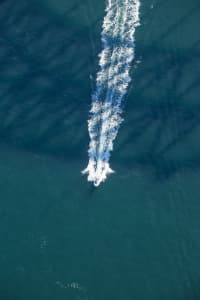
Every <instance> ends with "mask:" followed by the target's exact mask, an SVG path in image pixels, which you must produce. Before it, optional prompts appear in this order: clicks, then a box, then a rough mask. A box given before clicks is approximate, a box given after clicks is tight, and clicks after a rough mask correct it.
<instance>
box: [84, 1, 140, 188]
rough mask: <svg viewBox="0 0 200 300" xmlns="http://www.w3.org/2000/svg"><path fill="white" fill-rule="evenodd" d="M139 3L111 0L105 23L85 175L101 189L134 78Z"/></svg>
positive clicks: (90, 120) (110, 171) (89, 126)
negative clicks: (122, 107) (123, 103)
mask: <svg viewBox="0 0 200 300" xmlns="http://www.w3.org/2000/svg"><path fill="white" fill-rule="evenodd" d="M139 8H140V1H139V0H108V1H107V6H106V15H105V17H104V21H103V26H102V27H103V29H102V33H101V40H102V44H103V50H102V51H101V53H100V54H99V66H100V70H99V72H98V73H97V78H96V90H95V92H94V94H93V95H92V107H91V110H90V113H91V116H90V119H89V120H88V131H89V136H90V143H89V150H88V154H89V163H88V166H87V168H86V169H85V170H83V171H82V173H83V174H85V173H88V181H92V182H93V183H94V185H95V186H98V185H99V184H100V183H101V182H102V181H104V180H105V179H106V177H107V175H108V174H109V173H113V171H112V170H111V169H110V166H109V158H110V152H111V151H112V150H113V141H114V139H115V137H116V135H117V132H118V129H119V126H120V124H121V122H122V118H121V112H122V111H121V103H122V100H123V98H124V95H125V94H126V91H127V87H128V84H129V82H130V81H131V78H130V76H129V70H130V65H131V63H132V61H133V59H134V34H135V28H136V27H137V26H138V25H139Z"/></svg>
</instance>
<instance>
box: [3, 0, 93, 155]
mask: <svg viewBox="0 0 200 300" xmlns="http://www.w3.org/2000/svg"><path fill="white" fill-rule="evenodd" d="M68 12H69V13H71V12H72V11H71V9H69V11H65V20H66V22H65V23H64V21H63V22H62V20H59V19H58V18H57V17H56V16H54V15H51V14H50V13H49V12H48V13H46V9H44V7H42V6H41V5H40V6H39V5H38V3H36V2H34V1H30V2H29V3H27V1H18V2H15V1H13V0H8V1H3V2H1V3H0V24H1V26H0V35H1V37H0V62H1V70H0V99H1V101H0V139H1V141H4V142H7V143H8V144H11V145H12V144H15V145H17V146H18V147H22V148H25V149H29V150H30V151H36V152H44V153H48V154H51V155H56V156H63V157H65V158H67V157H69V158H77V157H80V155H81V154H82V155H83V156H85V155H86V154H85V152H86V146H87V145H86V144H87V141H88V138H87V128H86V127H87V123H86V116H87V115H88V108H89V104H90V83H89V74H90V59H91V57H90V52H89V51H88V44H89V37H88V28H87V26H86V25H85V26H84V24H83V25H82V26H81V28H80V30H77V26H75V25H76V24H75V25H74V26H73V23H72V21H73V20H72V18H70V24H68V23H67V22H68V19H67V14H68ZM68 25H70V27H69V28H70V29H69V28H68Z"/></svg>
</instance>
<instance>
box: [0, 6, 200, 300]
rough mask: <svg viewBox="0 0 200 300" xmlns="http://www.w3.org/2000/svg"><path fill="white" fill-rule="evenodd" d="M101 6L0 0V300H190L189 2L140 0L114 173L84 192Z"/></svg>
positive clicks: (199, 210)
mask: <svg viewBox="0 0 200 300" xmlns="http://www.w3.org/2000/svg"><path fill="white" fill-rule="evenodd" d="M104 10H105V1H103V0H84V1H80V0H79V1H76V0H72V1H66V0H40V1H39V0H29V1H25V0H18V1H16V0H4V1H3V0H2V1H0V239H1V245H0V270H1V271H0V299H2V300H27V299H29V300H35V299H37V300H44V299H48V300H147V299H148V300H161V299H162V300H198V299H200V76H199V73H200V36H199V28H200V2H199V0H191V1H188V0H187V1H186V0H168V1H163V0H150V1H149V0H141V9H140V12H141V13H140V19H141V20H140V21H141V26H140V27H138V28H137V31H136V35H135V39H136V42H135V51H136V58H135V62H134V64H133V67H132V71H131V77H132V82H131V85H130V87H129V90H128V94H127V96H126V99H125V104H124V113H123V118H124V122H123V124H122V126H121V128H120V130H119V134H118V136H117V139H116V140H115V144H114V151H113V153H112V157H111V161H110V164H111V167H112V168H113V169H114V170H115V171H116V172H115V173H114V174H112V175H110V176H109V177H108V179H107V181H106V182H105V183H103V184H101V185H100V186H99V187H98V188H94V187H93V186H92V185H91V184H89V183H88V182H87V179H86V177H85V176H83V175H81V170H83V169H84V168H85V167H86V165H87V162H88V155H87V149H88V142H89V137H88V131H87V119H88V111H89V108H90V103H91V92H92V90H94V87H95V75H96V72H97V70H98V53H99V52H100V50H101V40H100V33H101V25H102V19H103V16H104V14H105V12H104ZM136 61H140V63H136Z"/></svg>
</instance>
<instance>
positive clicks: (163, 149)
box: [0, 0, 200, 179]
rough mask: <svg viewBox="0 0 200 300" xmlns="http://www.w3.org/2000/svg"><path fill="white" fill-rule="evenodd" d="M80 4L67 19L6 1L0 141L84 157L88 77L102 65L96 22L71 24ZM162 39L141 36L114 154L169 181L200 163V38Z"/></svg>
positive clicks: (2, 5) (1, 16) (0, 43)
mask: <svg viewBox="0 0 200 300" xmlns="http://www.w3.org/2000/svg"><path fill="white" fill-rule="evenodd" d="M77 6H78V3H77V4H76V5H75V7H74V8H73V6H72V8H71V9H69V11H65V12H64V16H65V19H66V22H65V23H64V22H62V21H61V20H58V19H56V18H54V17H53V16H51V14H49V13H46V12H45V10H44V9H42V7H39V6H38V5H36V2H32V1H30V2H29V3H28V4H27V2H26V1H18V2H15V1H13V0H7V1H1V2H0V25H1V26H0V61H1V69H0V99H1V100H0V140H1V141H4V142H6V143H8V144H10V145H13V144H14V145H17V146H18V147H19V148H23V149H28V150H30V151H35V152H37V153H40V152H43V153H47V154H50V155H56V157H59V156H61V157H64V158H65V159H80V158H81V159H83V160H84V161H85V160H86V159H87V153H86V151H87V144H88V133H87V123H86V119H87V117H88V111H89V107H90V101H91V100H90V99H91V86H90V82H89V75H90V74H91V68H92V72H93V73H94V75H95V71H96V70H95V68H96V65H95V66H92V67H91V60H92V50H91V40H90V37H89V31H90V30H91V26H93V27H94V26H95V24H92V25H91V24H87V25H84V24H82V26H81V28H78V27H77V25H76V24H75V23H76V20H74V24H73V20H72V18H70V24H68V23H67V22H68V21H67V20H68V19H67V15H68V13H70V14H71V13H72V11H73V9H77ZM193 12H194V10H192V13H193ZM183 21H184V20H182V19H181V24H182V22H183ZM97 22H99V20H97ZM68 25H69V26H68ZM88 26H90V28H89V27H88ZM177 26H178V24H175V27H176V28H177ZM170 28H171V27H170ZM170 33H171V31H170V30H168V31H167V32H166V34H162V36H161V37H160V39H163V38H166V36H167V35H168V34H170ZM96 38H97V40H100V36H98V37H96ZM158 45H159V41H158V42H155V43H151V44H150V45H149V46H142V45H139V38H138V44H136V53H137V56H138V57H140V55H141V53H142V64H140V65H136V64H135V67H136V66H137V68H133V72H132V79H133V85H132V86H133V88H130V90H129V95H128V97H126V98H127V99H126V100H127V101H126V105H125V112H124V115H123V117H124V119H125V122H124V123H123V125H122V126H121V128H120V131H119V136H118V137H117V140H116V141H115V147H114V148H115V150H116V151H114V152H113V153H112V156H113V159H112V160H113V161H114V164H115V162H117V163H118V162H119V163H120V164H121V165H122V166H125V168H126V166H128V167H127V168H128V169H130V170H131V169H133V168H135V167H142V168H147V169H151V170H152V171H153V173H154V175H155V176H156V178H157V179H167V178H169V177H170V176H171V175H173V174H175V173H176V172H177V171H180V170H183V169H199V168H200V155H199V154H198V153H200V143H199V144H198V141H197V138H198V129H199V123H200V104H199V103H198V95H199V78H198V76H197V73H198V72H197V70H198V69H199V58H200V41H199V40H197V41H196V42H195V43H194V44H193V45H191V47H190V48H189V49H178V48H177V49H171V50H169V49H164V47H159V46H158ZM96 54H97V53H96ZM96 58H97V56H96ZM136 59H137V57H136ZM95 63H96V62H95ZM195 133H196V134H197V135H196V136H194V135H195ZM199 133H200V132H199ZM197 148H198V149H199V151H196V150H194V149H197ZM163 169H164V172H163Z"/></svg>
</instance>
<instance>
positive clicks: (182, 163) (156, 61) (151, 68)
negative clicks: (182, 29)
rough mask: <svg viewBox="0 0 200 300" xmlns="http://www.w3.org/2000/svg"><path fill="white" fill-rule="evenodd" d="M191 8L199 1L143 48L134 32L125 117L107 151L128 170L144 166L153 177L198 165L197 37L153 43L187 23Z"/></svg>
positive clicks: (199, 91)
mask: <svg viewBox="0 0 200 300" xmlns="http://www.w3.org/2000/svg"><path fill="white" fill-rule="evenodd" d="M197 13H198V14H199V13H200V6H199V5H198V6H197V7H196V9H195V8H193V9H192V10H191V11H190V12H189V14H188V15H187V14H186V15H185V19H183V18H181V19H180V24H178V22H177V23H176V24H175V25H174V26H170V28H169V29H167V31H166V33H163V34H161V36H160V40H159V39H158V40H157V41H155V42H152V43H150V45H149V46H148V47H146V46H143V45H139V43H140V36H139V37H138V45H136V54H137V56H138V57H136V59H140V58H141V64H139V65H137V64H135V68H133V71H132V80H133V83H132V84H131V88H130V90H129V93H128V97H127V99H126V104H125V109H124V115H123V117H124V119H125V122H124V124H123V125H122V127H121V130H120V131H119V137H118V138H119V140H118V142H117V143H116V146H117V147H116V151H114V155H113V156H114V162H115V159H116V161H117V160H120V164H122V165H126V166H127V168H128V169H129V170H132V169H134V168H140V167H141V168H143V169H148V170H150V171H151V172H152V173H153V175H154V177H155V178H156V179H158V180H165V179H168V178H169V177H171V176H172V175H174V174H176V173H177V172H185V171H187V170H188V171H189V170H192V171H198V170H199V169H200V143H199V138H198V137H199V134H200V103H199V94H200V80H199V76H198V74H199V71H198V70H199V67H200V63H199V59H200V39H198V38H196V39H195V34H194V39H193V43H192V44H191V45H190V46H189V47H187V48H186V47H185V48H181V47H178V46H176V42H174V44H175V47H174V48H173V47H171V49H168V47H166V48H165V47H159V46H158V45H159V44H160V42H162V40H163V39H167V38H168V37H169V36H170V35H171V34H172V33H173V30H171V29H172V28H175V29H177V28H179V25H180V26H182V23H185V25H187V24H188V23H187V21H188V17H191V14H197ZM139 30H140V29H139ZM168 35H169V36H168ZM141 36H142V34H141ZM197 36H198V35H197V34H196V37H197ZM117 156H118V157H117ZM119 157H120V158H119Z"/></svg>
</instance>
